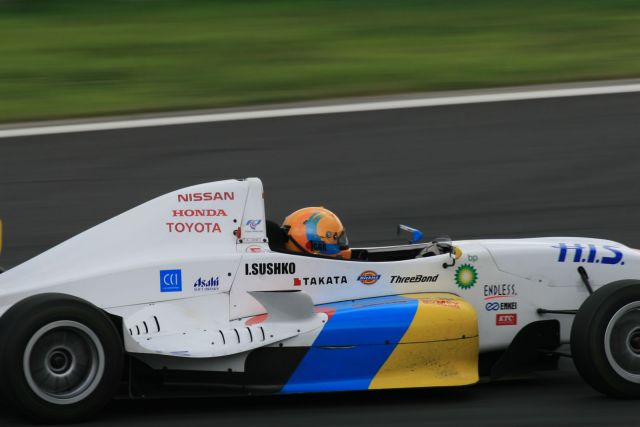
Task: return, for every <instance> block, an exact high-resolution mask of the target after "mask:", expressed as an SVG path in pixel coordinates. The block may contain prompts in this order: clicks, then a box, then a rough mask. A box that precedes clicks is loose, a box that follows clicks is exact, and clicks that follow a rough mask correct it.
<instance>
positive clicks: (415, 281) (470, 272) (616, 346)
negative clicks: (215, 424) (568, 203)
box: [0, 178, 640, 422]
mask: <svg viewBox="0 0 640 427" xmlns="http://www.w3.org/2000/svg"><path fill="white" fill-rule="evenodd" d="M403 228H404V230H405V231H408V232H409V233H410V234H412V235H415V237H413V238H412V239H411V241H414V242H413V243H409V244H403V245H399V246H390V247H370V248H354V249H352V254H353V256H352V259H351V260H340V259H328V258H322V257H313V256H304V255H301V254H293V253H287V252H286V251H285V250H284V239H285V236H284V234H283V232H282V230H281V229H280V227H278V226H277V225H276V224H274V223H272V222H269V221H267V220H266V218H265V213H264V202H263V188H262V183H261V182H260V180H259V179H257V178H250V179H246V180H227V181H220V182H213V183H207V184H201V185H196V186H193V187H189V188H184V189H181V190H178V191H174V192H172V193H169V194H166V195H164V196H161V197H158V198H156V199H154V200H151V201H149V202H147V203H145V204H143V205H140V206H138V207H136V208H134V209H132V210H130V211H128V212H125V213H123V214H121V215H119V216H116V217H115V218H112V219H111V220H109V221H106V222H104V223H102V224H100V225H98V226H96V227H94V228H92V229H90V230H88V231H86V232H84V233H81V234H79V235H78V236H75V237H74V238H72V239H70V240H68V241H66V242H64V243H62V244H60V245H58V246H56V247H54V248H53V249H50V250H48V251H47V252H45V253H43V254H41V255H39V256H37V257H35V258H33V259H31V260H30V261H27V262H25V263H24V264H21V265H19V266H17V267H15V268H12V269H10V270H8V271H6V272H5V273H3V274H1V275H0V314H2V317H1V318H0V379H1V381H2V384H3V387H2V388H1V389H2V391H3V392H4V393H5V394H6V398H7V399H9V400H10V401H11V402H13V403H14V404H15V406H16V407H17V408H20V409H22V410H23V411H24V412H25V413H26V414H27V415H29V416H31V417H32V418H35V419H36V420H39V421H54V422H68V421H75V420H78V419H82V418H86V417H88V416H90V415H91V414H94V413H95V412H96V411H97V410H99V409H100V408H102V407H103V406H104V405H105V404H106V403H107V402H108V401H109V400H110V399H111V398H112V397H114V395H116V393H118V392H119V393H121V394H122V395H124V396H128V397H134V398H142V397H152V396H163V395H171V396H180V395H196V394H197V395H203V394H215V395H221V394H222V395H236V394H241V395H251V394H261V393H280V394H287V393H301V392H324V391H346V390H366V389H388V388H403V387H437V386H458V385H468V384H473V383H476V382H477V381H478V380H479V376H480V375H483V376H487V377H490V378H499V377H502V376H505V375H510V374H514V373H521V372H525V371H529V370H533V369H549V368H553V367H555V366H556V362H557V359H558V357H559V353H558V352H557V349H558V347H559V346H560V345H561V344H563V343H570V344H571V352H572V356H573V358H574V361H575V363H576V366H577V368H578V370H579V372H580V374H581V375H582V376H583V377H584V378H585V380H586V381H587V382H589V383H590V384H591V385H592V386H594V387H595V388H596V389H597V390H599V391H601V392H604V393H607V394H610V395H613V396H620V397H638V396H640V310H639V308H640V282H639V281H638V279H639V278H640V252H639V251H637V250H635V249H630V248H628V247H626V246H624V245H621V244H619V243H615V242H611V241H606V240H598V239H587V238H573V237H552V238H534V239H515V240H475V241H456V242H451V241H449V240H448V239H446V238H440V239H435V240H434V241H432V242H428V243H417V242H415V240H417V235H418V234H419V233H418V232H417V231H415V230H412V229H410V228H408V227H403Z"/></svg>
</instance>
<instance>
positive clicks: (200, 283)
mask: <svg viewBox="0 0 640 427" xmlns="http://www.w3.org/2000/svg"><path fill="white" fill-rule="evenodd" d="M219 285H220V278H219V277H215V278H214V277H212V278H210V279H203V278H202V277H200V278H199V279H198V280H196V281H195V283H194V284H193V290H194V291H196V292H200V291H217V290H218V286H219Z"/></svg>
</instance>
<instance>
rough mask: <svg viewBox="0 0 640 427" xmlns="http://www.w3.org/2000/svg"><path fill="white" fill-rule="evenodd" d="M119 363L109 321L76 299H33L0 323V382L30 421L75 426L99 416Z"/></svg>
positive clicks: (111, 392)
mask: <svg viewBox="0 0 640 427" xmlns="http://www.w3.org/2000/svg"><path fill="white" fill-rule="evenodd" d="M123 358H124V356H123V350H122V340H121V337H120V334H119V333H118V331H117V329H116V327H115V326H114V324H113V323H112V322H111V320H110V319H109V317H108V316H107V315H106V313H104V312H103V311H102V310H100V309H99V308H97V307H95V306H93V305H91V304H89V303H88V302H86V301H83V300H81V299H79V298H75V297H72V296H68V295H62V294H41V295H35V296H32V297H29V298H26V299H24V300H22V301H20V302H18V303H17V304H15V305H14V306H13V307H11V308H10V309H9V310H8V311H7V312H6V313H5V314H4V316H3V317H2V318H1V319H0V379H1V380H2V382H3V383H4V384H3V387H4V389H5V394H6V397H7V398H8V399H9V400H10V401H11V402H12V403H13V404H14V405H15V406H16V407H17V408H18V409H21V410H22V411H23V412H24V413H25V415H27V416H28V417H30V418H31V419H33V420H34V421H38V422H46V423H69V422H77V421H81V420H83V419H85V418H87V417H89V416H91V415H93V414H95V413H96V412H98V411H99V410H100V409H102V408H103V407H104V406H105V405H106V404H107V403H108V402H109V401H110V400H111V398H112V397H113V395H114V394H115V391H116V388H117V386H118V384H119V381H120V379H121V375H122V365H123Z"/></svg>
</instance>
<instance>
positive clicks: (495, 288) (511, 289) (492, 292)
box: [484, 283, 518, 300]
mask: <svg viewBox="0 0 640 427" xmlns="http://www.w3.org/2000/svg"><path fill="white" fill-rule="evenodd" d="M517 295H518V292H516V285H515V284H513V283H510V284H506V283H503V284H502V285H484V299H485V300H490V299H496V298H511V297H514V296H517Z"/></svg>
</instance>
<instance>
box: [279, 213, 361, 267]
mask: <svg viewBox="0 0 640 427" xmlns="http://www.w3.org/2000/svg"><path fill="white" fill-rule="evenodd" d="M282 229H283V230H284V233H285V234H286V242H285V248H286V249H287V250H288V251H289V252H293V253H303V254H309V255H316V256H322V257H330V258H336V259H350V258H351V249H349V240H348V239H347V233H346V231H345V229H344V227H343V226H342V222H340V219H339V218H338V217H337V216H336V215H335V214H334V213H333V212H331V211H330V210H329V209H325V208H323V207H309V208H303V209H299V210H297V211H295V212H293V213H292V214H291V215H289V216H287V217H286V218H285V219H284V223H283V224H282Z"/></svg>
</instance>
